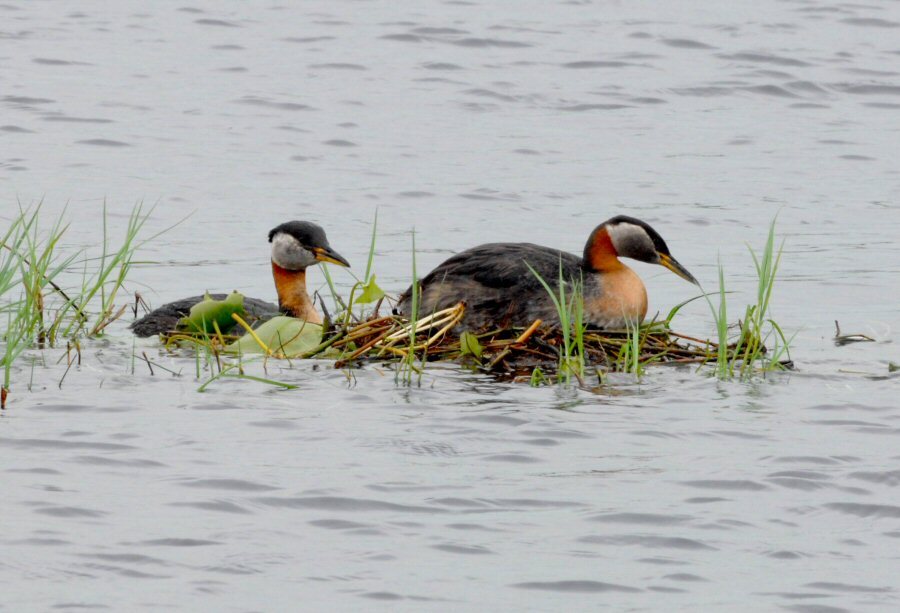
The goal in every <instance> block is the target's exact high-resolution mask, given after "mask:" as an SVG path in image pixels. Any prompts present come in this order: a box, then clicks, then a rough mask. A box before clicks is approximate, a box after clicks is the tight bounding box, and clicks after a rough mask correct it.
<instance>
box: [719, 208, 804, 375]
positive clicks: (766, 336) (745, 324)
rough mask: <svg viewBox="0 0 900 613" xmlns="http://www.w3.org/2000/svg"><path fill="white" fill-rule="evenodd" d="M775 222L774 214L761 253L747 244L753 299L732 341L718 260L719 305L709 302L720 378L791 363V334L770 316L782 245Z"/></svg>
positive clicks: (722, 275)
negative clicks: (777, 242) (752, 270)
mask: <svg viewBox="0 0 900 613" xmlns="http://www.w3.org/2000/svg"><path fill="white" fill-rule="evenodd" d="M776 222H777V217H776V218H775V219H773V220H772V222H771V223H770V224H769V232H768V235H767V237H766V243H765V245H764V247H763V249H762V251H761V252H760V254H757V253H756V251H754V250H753V248H752V247H751V246H750V245H748V246H747V249H748V250H749V251H750V255H751V257H752V258H753V265H754V267H755V269H756V280H757V283H756V301H755V302H754V303H752V304H748V305H747V306H746V307H745V308H744V317H743V319H741V320H740V321H739V323H738V326H737V328H738V335H737V338H736V339H735V340H734V341H733V342H730V341H729V333H728V330H729V325H728V305H727V292H726V291H725V272H724V268H723V267H722V264H721V262H720V263H719V266H718V276H719V291H718V297H719V305H718V308H715V307H714V306H713V304H712V302H711V301H710V302H709V306H710V309H711V310H712V314H713V319H714V320H715V323H716V334H717V340H718V347H717V351H716V368H715V374H716V376H717V377H718V378H719V379H723V380H724V379H732V378H734V377H735V376H737V377H738V378H741V379H746V378H749V377H752V376H753V375H755V374H765V373H768V372H772V371H776V370H785V369H786V368H788V367H789V366H790V365H791V359H790V345H791V342H792V340H793V336H792V337H791V338H787V337H786V336H785V334H784V331H783V330H782V327H781V326H780V325H779V324H778V323H777V322H776V321H775V320H774V319H772V317H771V312H770V304H771V300H772V293H773V290H774V288H775V279H776V275H777V273H778V266H779V264H780V263H781V255H782V253H783V249H784V241H783V240H782V242H781V244H780V245H779V247H778V249H777V251H776V249H775V226H776ZM707 300H709V299H708V298H707ZM769 340H771V341H772V343H773V347H772V349H769V348H768V347H767V344H768V342H769Z"/></svg>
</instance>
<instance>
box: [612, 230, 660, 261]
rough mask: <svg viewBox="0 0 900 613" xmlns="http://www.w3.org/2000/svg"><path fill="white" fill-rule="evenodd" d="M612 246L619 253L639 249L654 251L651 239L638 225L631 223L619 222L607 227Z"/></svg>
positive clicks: (638, 250) (637, 250) (633, 251)
mask: <svg viewBox="0 0 900 613" xmlns="http://www.w3.org/2000/svg"><path fill="white" fill-rule="evenodd" d="M607 232H609V238H610V240H611V241H612V244H613V247H615V248H616V251H617V252H619V253H620V254H626V253H636V252H640V251H648V252H651V253H652V252H654V251H655V248H654V246H653V241H652V240H650V237H649V236H647V233H646V232H645V231H644V229H643V228H641V227H640V226H636V225H634V224H631V223H620V224H616V225H614V226H611V227H609V228H608V229H607Z"/></svg>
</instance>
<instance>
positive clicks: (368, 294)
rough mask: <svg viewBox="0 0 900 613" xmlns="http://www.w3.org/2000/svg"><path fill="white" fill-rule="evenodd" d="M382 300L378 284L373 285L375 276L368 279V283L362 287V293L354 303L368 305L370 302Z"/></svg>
mask: <svg viewBox="0 0 900 613" xmlns="http://www.w3.org/2000/svg"><path fill="white" fill-rule="evenodd" d="M382 298H384V290H383V289H381V288H380V287H378V284H377V283H375V275H372V276H371V277H369V282H368V283H366V284H365V285H363V291H362V293H361V294H360V295H359V297H358V298H356V300H355V302H356V303H357V304H368V303H370V302H377V301H378V300H381V299H382Z"/></svg>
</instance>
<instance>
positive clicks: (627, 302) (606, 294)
mask: <svg viewBox="0 0 900 613" xmlns="http://www.w3.org/2000/svg"><path fill="white" fill-rule="evenodd" d="M584 293H585V296H584V310H585V319H587V320H588V322H590V323H592V324H594V325H595V326H600V327H603V328H624V327H625V323H626V322H630V323H632V324H633V323H634V322H641V321H643V319H644V317H645V316H646V315H647V288H645V287H644V282H643V281H641V278H640V277H639V276H638V275H637V273H636V272H634V271H633V270H631V269H630V268H628V267H627V266H625V265H624V264H622V265H621V267H617V268H615V269H614V270H610V271H605V272H602V273H597V274H596V275H595V276H594V278H593V279H591V282H590V287H588V284H587V283H586V284H585V292H584Z"/></svg>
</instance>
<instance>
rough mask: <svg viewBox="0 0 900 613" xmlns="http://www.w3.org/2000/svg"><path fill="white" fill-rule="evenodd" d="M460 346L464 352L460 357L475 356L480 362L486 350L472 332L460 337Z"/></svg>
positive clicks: (464, 333)
mask: <svg viewBox="0 0 900 613" xmlns="http://www.w3.org/2000/svg"><path fill="white" fill-rule="evenodd" d="M459 346H460V349H461V350H462V351H461V353H460V355H474V356H475V357H476V358H478V359H479V360H480V359H481V354H482V353H483V352H484V348H483V347H482V346H481V343H479V342H478V337H477V336H475V335H474V334H472V333H471V332H463V333H462V335H460V337H459Z"/></svg>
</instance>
